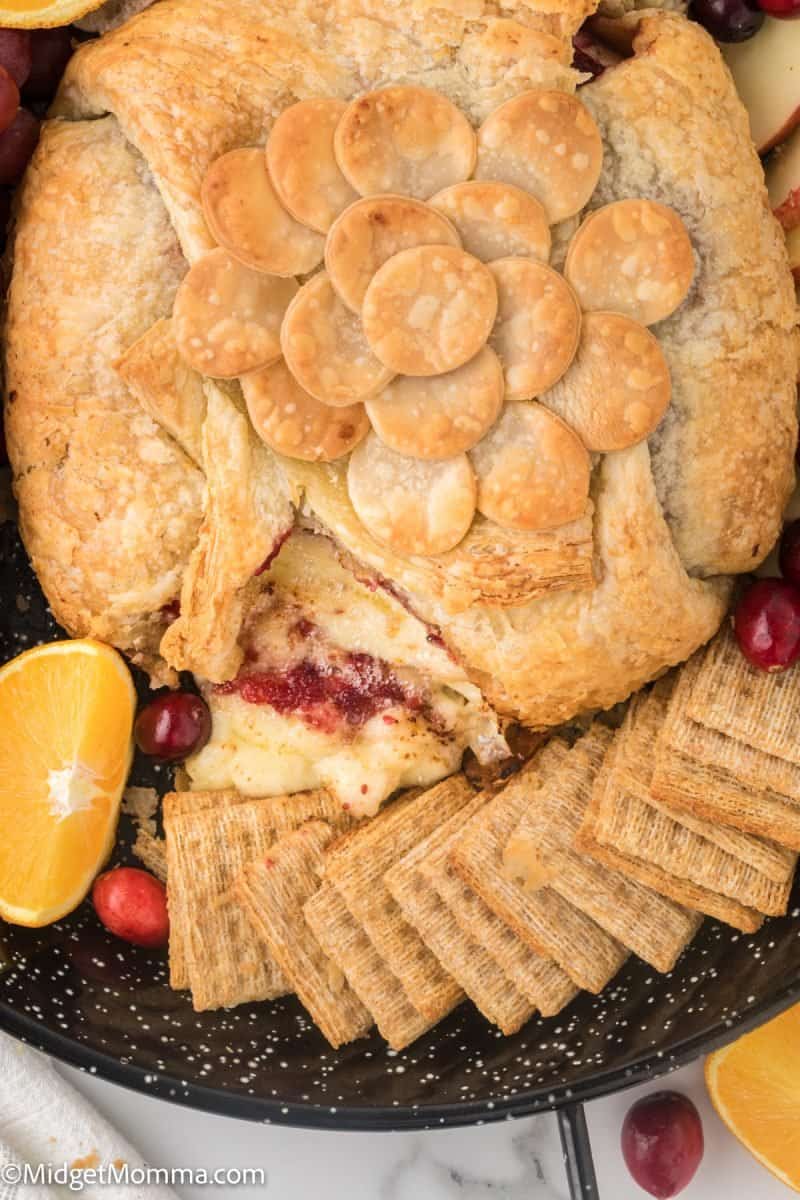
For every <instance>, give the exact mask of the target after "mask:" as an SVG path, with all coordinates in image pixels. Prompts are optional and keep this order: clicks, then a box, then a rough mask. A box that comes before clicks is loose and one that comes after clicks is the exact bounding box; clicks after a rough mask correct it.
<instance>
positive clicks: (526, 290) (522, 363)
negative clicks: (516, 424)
mask: <svg viewBox="0 0 800 1200" xmlns="http://www.w3.org/2000/svg"><path fill="white" fill-rule="evenodd" d="M489 270H490V271H491V272H492V275H493V276H494V279H495V283H496V284H497V297H498V308H497V323H496V325H495V327H494V331H493V333H492V336H491V339H490V344H491V346H492V347H493V349H494V350H495V351H496V352H497V354H498V355H499V356H500V361H501V363H502V364H503V371H504V373H505V380H506V396H507V397H508V398H509V399H513V400H528V399H532V398H533V397H534V396H538V395H539V393H540V392H543V391H544V390H545V389H546V388H549V387H552V385H553V384H554V383H555V382H556V380H557V379H560V378H561V376H562V375H563V374H564V372H565V371H566V370H567V368H568V367H569V365H570V363H571V362H572V360H573V358H574V357H575V351H576V350H577V347H578V337H579V334H580V327H581V311H580V306H579V305H578V301H577V299H576V298H575V294H574V292H573V291H572V288H571V287H570V286H569V284H568V283H565V281H564V279H563V278H562V276H561V275H559V274H558V272H557V271H554V270H553V269H552V268H551V267H547V266H545V265H544V264H543V263H537V262H534V261H533V259H530V258H501V259H499V260H498V261H497V262H493V263H490V265H489Z"/></svg>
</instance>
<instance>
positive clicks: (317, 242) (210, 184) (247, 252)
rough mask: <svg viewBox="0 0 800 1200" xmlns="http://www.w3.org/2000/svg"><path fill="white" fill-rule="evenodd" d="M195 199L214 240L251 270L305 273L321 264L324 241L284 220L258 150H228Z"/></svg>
mask: <svg viewBox="0 0 800 1200" xmlns="http://www.w3.org/2000/svg"><path fill="white" fill-rule="evenodd" d="M200 195H201V200H202V204H203V214H204V216H205V219H206V223H207V225H208V227H209V229H210V230H211V232H212V234H213V235H214V237H215V238H216V240H217V241H218V242H219V244H220V245H221V246H223V247H224V248H225V249H226V250H227V251H228V252H229V253H230V254H232V255H233V256H234V258H238V259H239V261H240V262H243V263H244V264H245V266H248V267H252V268H253V270H254V271H265V272H267V273H268V274H270V275H284V276H289V275H304V274H305V273H306V272H308V271H313V270H314V268H315V267H316V266H318V265H319V264H320V263H321V262H322V255H323V251H324V248H325V243H324V241H323V238H322V237H321V236H320V234H318V233H315V232H314V231H313V230H311V229H308V228H307V227H306V226H305V225H301V224H300V223H299V222H298V221H295V219H294V217H291V216H289V213H288V212H287V211H286V209H285V208H284V207H283V205H282V204H281V202H280V200H279V198H278V193H277V192H276V191H275V188H274V187H273V186H272V181H271V179H270V177H269V171H268V170H267V164H266V160H265V158H264V151H263V150H262V149H260V148H259V147H255V146H252V147H248V148H245V149H241V150H230V151H229V152H228V153H227V154H223V155H222V157H221V158H218V159H217V160H216V162H214V163H212V164H211V166H210V167H209V169H208V171H207V172H206V176H205V178H204V180H203V185H202V188H201V192H200Z"/></svg>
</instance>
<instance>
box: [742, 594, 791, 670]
mask: <svg viewBox="0 0 800 1200" xmlns="http://www.w3.org/2000/svg"><path fill="white" fill-rule="evenodd" d="M733 628H734V632H735V634H736V640H737V642H738V643H739V649H740V650H741V652H742V654H743V655H744V656H745V658H746V659H747V660H748V662H751V663H752V664H753V666H754V667H758V668H759V669H760V670H762V671H784V670H785V669H786V668H787V667H791V666H792V664H793V663H795V662H797V659H798V658H800V591H798V589H797V588H795V587H793V586H792V585H791V584H790V583H784V581H783V580H782V579H759V580H757V581H756V582H755V583H753V584H751V585H750V587H749V588H748V589H747V590H746V591H745V592H744V593H743V595H742V596H741V598H740V600H739V603H738V604H737V605H736V609H735V611H734V614H733Z"/></svg>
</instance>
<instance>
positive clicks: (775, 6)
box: [759, 0, 800, 21]
mask: <svg viewBox="0 0 800 1200" xmlns="http://www.w3.org/2000/svg"><path fill="white" fill-rule="evenodd" d="M759 5H760V7H761V8H763V10H764V12H765V13H769V15H770V16H771V17H778V18H779V19H780V20H783V21H786V20H789V21H792V20H794V19H795V17H800V0H759Z"/></svg>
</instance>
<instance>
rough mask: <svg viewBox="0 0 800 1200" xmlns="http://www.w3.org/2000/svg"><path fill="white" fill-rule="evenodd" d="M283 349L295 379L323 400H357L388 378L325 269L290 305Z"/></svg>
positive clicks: (339, 402)
mask: <svg viewBox="0 0 800 1200" xmlns="http://www.w3.org/2000/svg"><path fill="white" fill-rule="evenodd" d="M281 348H282V350H283V356H284V358H285V359H286V362H287V364H288V366H289V369H290V371H291V372H292V374H293V375H294V377H295V379H296V380H297V381H298V383H299V384H300V385H301V386H302V387H304V388H305V389H306V391H308V392H310V393H311V395H312V396H316V398H317V400H319V401H321V402H322V403H323V404H330V405H333V406H335V407H340V406H345V405H350V404H357V403H359V402H360V401H362V400H366V399H367V398H368V397H369V396H374V395H375V393H376V392H378V391H380V389H381V388H383V387H385V386H386V384H387V383H388V382H389V380H390V379H391V378H392V371H391V370H389V369H388V368H387V367H385V366H384V365H383V363H381V362H379V361H378V359H377V358H376V357H375V355H374V354H373V353H372V351H371V350H370V348H369V346H368V344H367V341H366V338H365V337H364V331H363V329H362V327H361V322H360V321H359V319H358V317H357V316H355V314H354V313H352V312H351V311H350V309H349V308H347V307H346V306H345V305H344V304H343V303H342V301H341V300H340V298H339V297H338V296H337V294H336V292H335V291H334V288H333V285H332V284H331V281H330V279H329V277H328V275H327V273H326V272H325V271H320V272H319V273H318V274H317V275H315V276H314V277H313V278H312V279H309V281H308V283H306V284H305V285H304V286H303V287H302V288H301V289H300V291H299V292H298V293H297V295H296V296H295V298H294V300H293V301H292V303H291V304H290V305H289V308H288V310H287V312H286V316H285V317H284V319H283V325H282V326H281Z"/></svg>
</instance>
